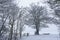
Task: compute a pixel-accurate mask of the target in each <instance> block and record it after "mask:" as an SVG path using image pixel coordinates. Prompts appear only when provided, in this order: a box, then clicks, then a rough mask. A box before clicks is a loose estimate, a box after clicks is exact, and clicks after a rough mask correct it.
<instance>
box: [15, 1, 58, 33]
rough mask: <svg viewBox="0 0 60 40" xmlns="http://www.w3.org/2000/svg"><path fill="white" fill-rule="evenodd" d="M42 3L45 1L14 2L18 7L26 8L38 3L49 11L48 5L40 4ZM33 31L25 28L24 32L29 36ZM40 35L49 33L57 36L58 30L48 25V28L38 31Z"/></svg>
mask: <svg viewBox="0 0 60 40" xmlns="http://www.w3.org/2000/svg"><path fill="white" fill-rule="evenodd" d="M43 1H46V0H16V3H17V5H18V6H19V7H21V6H23V7H27V6H29V4H31V3H36V2H40V5H44V6H47V7H46V8H48V9H49V7H48V5H47V4H43V3H42V2H43ZM34 31H35V30H34V29H32V28H30V27H28V26H26V29H25V31H24V32H26V33H27V32H28V33H30V34H33V33H34ZM40 32H41V33H51V34H58V28H57V27H56V26H55V25H52V24H51V25H49V28H44V29H42V30H41V31H40Z"/></svg>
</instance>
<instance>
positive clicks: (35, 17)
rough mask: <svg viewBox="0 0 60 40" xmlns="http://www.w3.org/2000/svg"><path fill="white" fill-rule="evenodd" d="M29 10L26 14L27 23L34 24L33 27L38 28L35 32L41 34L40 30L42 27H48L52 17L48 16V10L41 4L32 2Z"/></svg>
mask: <svg viewBox="0 0 60 40" xmlns="http://www.w3.org/2000/svg"><path fill="white" fill-rule="evenodd" d="M26 10H28V12H29V13H28V15H26V20H25V24H27V25H29V26H32V28H35V29H36V32H35V34H36V35H39V30H41V28H47V27H48V25H47V23H52V22H51V19H53V18H51V17H49V16H48V13H47V10H46V9H45V8H44V7H42V6H39V5H35V4H32V5H31V7H30V8H26Z"/></svg>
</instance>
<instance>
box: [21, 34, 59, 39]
mask: <svg viewBox="0 0 60 40" xmlns="http://www.w3.org/2000/svg"><path fill="white" fill-rule="evenodd" d="M21 40H60V39H59V36H58V35H34V36H25V37H22V38H21Z"/></svg>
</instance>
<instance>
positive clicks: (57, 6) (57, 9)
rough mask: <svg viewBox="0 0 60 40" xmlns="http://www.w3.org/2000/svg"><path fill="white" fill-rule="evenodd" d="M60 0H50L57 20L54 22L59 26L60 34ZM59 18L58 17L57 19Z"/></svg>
mask: <svg viewBox="0 0 60 40" xmlns="http://www.w3.org/2000/svg"><path fill="white" fill-rule="evenodd" d="M59 1H60V0H54V1H52V0H49V2H48V3H49V4H50V8H51V9H53V11H54V15H55V17H54V18H56V19H55V20H53V23H54V24H56V25H57V26H58V30H59V35H60V3H59ZM57 18H58V19H57Z"/></svg>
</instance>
